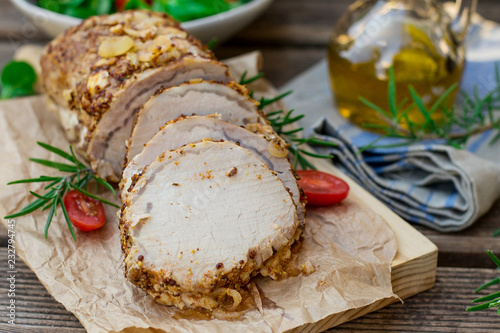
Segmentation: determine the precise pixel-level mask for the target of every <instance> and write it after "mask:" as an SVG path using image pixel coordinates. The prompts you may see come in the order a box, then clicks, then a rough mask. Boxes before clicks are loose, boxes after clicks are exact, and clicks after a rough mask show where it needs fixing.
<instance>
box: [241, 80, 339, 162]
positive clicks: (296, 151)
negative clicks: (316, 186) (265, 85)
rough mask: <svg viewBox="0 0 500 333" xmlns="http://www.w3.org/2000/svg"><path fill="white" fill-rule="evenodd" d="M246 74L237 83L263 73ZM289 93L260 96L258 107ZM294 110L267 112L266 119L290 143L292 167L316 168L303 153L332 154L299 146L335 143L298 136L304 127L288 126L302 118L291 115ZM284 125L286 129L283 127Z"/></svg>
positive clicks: (260, 107) (318, 156) (246, 81)
mask: <svg viewBox="0 0 500 333" xmlns="http://www.w3.org/2000/svg"><path fill="white" fill-rule="evenodd" d="M246 76H247V71H245V72H244V73H243V75H242V76H241V79H240V81H239V84H242V85H246V84H250V83H252V82H254V81H256V80H258V79H260V78H262V77H263V76H264V74H263V73H259V74H257V75H255V76H253V77H251V78H247V77H246ZM291 93H292V91H291V90H290V91H286V92H284V93H282V94H280V95H278V96H276V97H273V98H265V97H262V98H261V99H260V101H259V102H260V105H259V109H260V110H262V109H263V108H265V107H266V106H268V105H270V104H273V103H274V102H277V101H279V100H281V99H282V98H284V97H286V96H288V95H290V94H291ZM253 95H254V93H253V91H252V92H251V93H250V96H251V97H253ZM294 111H295V110H294V109H292V110H290V111H288V112H286V113H285V112H284V111H283V110H278V111H274V112H269V113H267V115H266V116H267V120H269V122H270V124H271V126H272V127H273V129H274V131H275V132H276V134H278V135H280V136H281V137H282V138H283V139H284V140H285V141H286V142H287V143H288V144H289V145H290V146H289V147H288V150H289V151H290V152H291V153H292V154H293V155H294V165H293V167H294V169H296V168H297V165H298V164H300V166H301V168H302V169H304V170H307V169H312V170H316V167H315V166H314V165H312V164H311V162H309V161H308V160H307V158H306V157H305V156H304V155H307V156H311V157H316V158H327V159H331V158H333V156H332V155H322V154H315V153H311V152H309V151H308V150H305V149H303V148H301V146H302V145H305V144H310V145H317V146H326V147H334V146H336V144H335V143H333V142H329V141H324V140H321V139H319V138H317V137H310V138H307V139H305V138H302V137H301V136H300V133H301V132H302V131H303V130H304V128H303V127H298V126H297V125H295V126H290V125H293V124H296V123H297V121H299V120H300V119H302V118H304V117H305V115H303V114H301V115H298V116H294V115H293V112H294ZM285 127H286V128H287V129H285ZM290 127H292V128H291V129H288V128H290Z"/></svg>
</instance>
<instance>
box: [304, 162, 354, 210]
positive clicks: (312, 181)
mask: <svg viewBox="0 0 500 333" xmlns="http://www.w3.org/2000/svg"><path fill="white" fill-rule="evenodd" d="M297 174H298V175H299V176H300V180H299V186H300V187H301V188H302V189H303V190H304V192H305V194H306V197H307V204H308V205H311V206H327V205H332V204H335V203H337V202H341V201H342V200H344V199H345V198H346V197H347V194H348V193H349V185H347V183H346V182H345V181H343V180H342V179H340V178H338V177H335V176H333V175H330V174H328V173H325V172H321V171H315V170H298V171H297Z"/></svg>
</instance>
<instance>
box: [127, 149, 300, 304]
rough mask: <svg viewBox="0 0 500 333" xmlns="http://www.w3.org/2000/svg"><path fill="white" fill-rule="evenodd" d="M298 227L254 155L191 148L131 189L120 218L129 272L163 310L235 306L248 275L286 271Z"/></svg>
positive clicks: (286, 196) (162, 160)
mask: <svg viewBox="0 0 500 333" xmlns="http://www.w3.org/2000/svg"><path fill="white" fill-rule="evenodd" d="M298 225H299V223H298V217H297V210H296V207H295V204H294V201H293V199H292V197H291V196H290V193H289V192H288V190H287V189H286V188H285V186H284V185H283V183H282V182H281V180H280V179H279V178H278V177H277V175H276V173H275V172H273V171H271V170H270V169H269V168H268V167H267V166H266V165H265V164H264V163H263V162H262V161H261V160H260V159H258V158H257V157H256V156H254V155H253V154H252V153H251V152H250V151H249V150H247V149H245V148H243V147H240V146H238V145H236V144H234V143H230V142H213V141H202V142H199V143H192V144H188V145H186V146H184V147H181V148H178V149H176V150H173V151H167V152H164V153H162V154H160V155H159V156H158V157H157V158H156V160H155V161H154V162H152V163H151V164H150V165H149V166H147V167H146V168H145V169H144V171H143V172H142V174H141V175H140V176H139V177H137V178H136V179H135V180H134V183H133V184H132V187H131V190H130V193H129V194H128V196H127V197H126V200H125V202H124V204H123V207H122V210H121V213H120V229H121V242H122V249H123V252H124V256H125V259H124V261H125V266H126V267H125V274H126V276H127V277H128V279H130V281H132V282H133V283H134V284H136V285H138V286H139V287H141V288H142V289H144V290H145V291H147V292H148V293H149V294H150V295H151V296H152V297H153V298H154V299H155V300H156V301H157V302H160V303H163V304H166V305H175V306H177V307H179V308H183V307H188V308H204V309H215V308H220V307H225V306H226V307H227V306H229V308H234V307H236V306H237V305H238V304H239V302H240V301H241V296H240V294H239V292H238V290H239V289H240V288H241V286H243V285H245V284H247V283H248V282H249V281H250V278H251V277H252V276H254V275H256V274H259V273H264V275H270V276H271V277H277V276H279V275H280V274H281V273H283V267H282V264H283V263H284V262H286V259H287V258H289V257H290V246H291V244H293V243H294V241H295V240H296V239H297V233H298V231H299V229H300V228H298ZM228 298H229V299H230V300H231V301H230V302H228ZM228 303H229V305H228Z"/></svg>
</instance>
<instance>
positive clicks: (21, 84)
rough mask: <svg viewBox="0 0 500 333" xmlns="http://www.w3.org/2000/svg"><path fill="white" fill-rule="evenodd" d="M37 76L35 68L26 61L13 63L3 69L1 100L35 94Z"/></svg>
mask: <svg viewBox="0 0 500 333" xmlns="http://www.w3.org/2000/svg"><path fill="white" fill-rule="evenodd" d="M36 79H37V75H36V72H35V70H34V69H33V67H31V65H30V64H28V63H27V62H24V61H11V62H9V63H8V64H7V65H5V67H4V68H3V69H2V75H1V78H0V83H1V84H2V92H1V93H0V99H9V98H13V97H20V96H30V95H34V94H35V90H34V89H33V86H34V85H35V83H36Z"/></svg>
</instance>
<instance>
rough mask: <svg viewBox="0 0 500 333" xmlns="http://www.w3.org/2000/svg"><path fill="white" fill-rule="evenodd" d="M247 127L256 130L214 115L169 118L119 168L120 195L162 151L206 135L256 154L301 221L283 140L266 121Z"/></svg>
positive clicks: (200, 138)
mask: <svg viewBox="0 0 500 333" xmlns="http://www.w3.org/2000/svg"><path fill="white" fill-rule="evenodd" d="M249 127H251V128H252V130H254V131H256V133H253V132H250V131H249V130H247V129H245V128H242V127H240V126H237V125H233V124H230V123H228V122H226V121H223V120H221V119H219V118H218V117H217V116H216V115H210V116H191V117H185V116H183V117H180V118H178V119H175V120H173V121H171V122H169V123H168V124H167V125H165V126H163V127H162V128H161V129H160V131H158V132H157V133H156V134H155V135H154V136H153V138H152V139H151V140H150V141H149V142H148V143H147V144H146V145H145V146H143V147H142V148H143V149H142V151H141V152H140V153H139V154H137V155H136V156H135V157H134V158H133V159H132V160H131V161H130V162H129V164H128V165H127V167H126V168H125V170H124V171H123V179H122V181H121V182H120V187H121V188H122V191H121V196H122V199H124V198H125V197H126V196H127V193H128V189H129V187H130V185H131V184H132V179H133V177H134V176H135V175H137V174H139V173H141V172H142V170H143V169H144V168H145V167H146V166H147V165H149V164H151V163H152V162H153V161H154V160H155V159H156V158H157V157H158V155H160V154H161V153H162V152H164V151H169V150H174V149H177V148H179V147H181V146H183V145H186V144H189V143H193V142H198V141H201V140H203V139H206V138H210V140H214V141H219V140H224V141H229V142H233V143H237V144H238V145H240V146H241V147H243V148H245V149H248V150H249V151H250V152H251V153H252V154H254V155H255V156H256V157H258V158H259V159H260V160H261V161H262V162H264V163H265V164H266V165H267V167H268V168H269V169H271V170H272V171H274V172H276V174H277V176H278V177H279V179H280V180H281V181H282V182H283V184H284V185H285V186H286V187H287V188H288V189H289V190H290V192H291V194H292V197H293V200H294V202H295V205H296V206H297V212H298V216H299V220H300V221H301V223H302V222H303V220H304V215H305V214H304V207H303V205H302V203H301V201H300V190H299V187H298V185H297V180H296V178H295V175H294V172H293V168H292V166H291V164H290V162H289V161H288V158H287V149H286V143H285V142H284V141H282V139H281V138H279V136H277V135H276V134H275V133H274V131H273V129H272V128H271V126H269V125H261V126H256V125H255V124H251V125H250V126H249ZM275 145H279V146H281V149H282V151H283V154H281V156H273V155H272V154H270V152H269V147H270V146H275ZM272 150H276V148H274V147H273V149H272ZM227 158H228V159H230V160H231V159H232V158H233V157H232V156H228V157H227Z"/></svg>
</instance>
